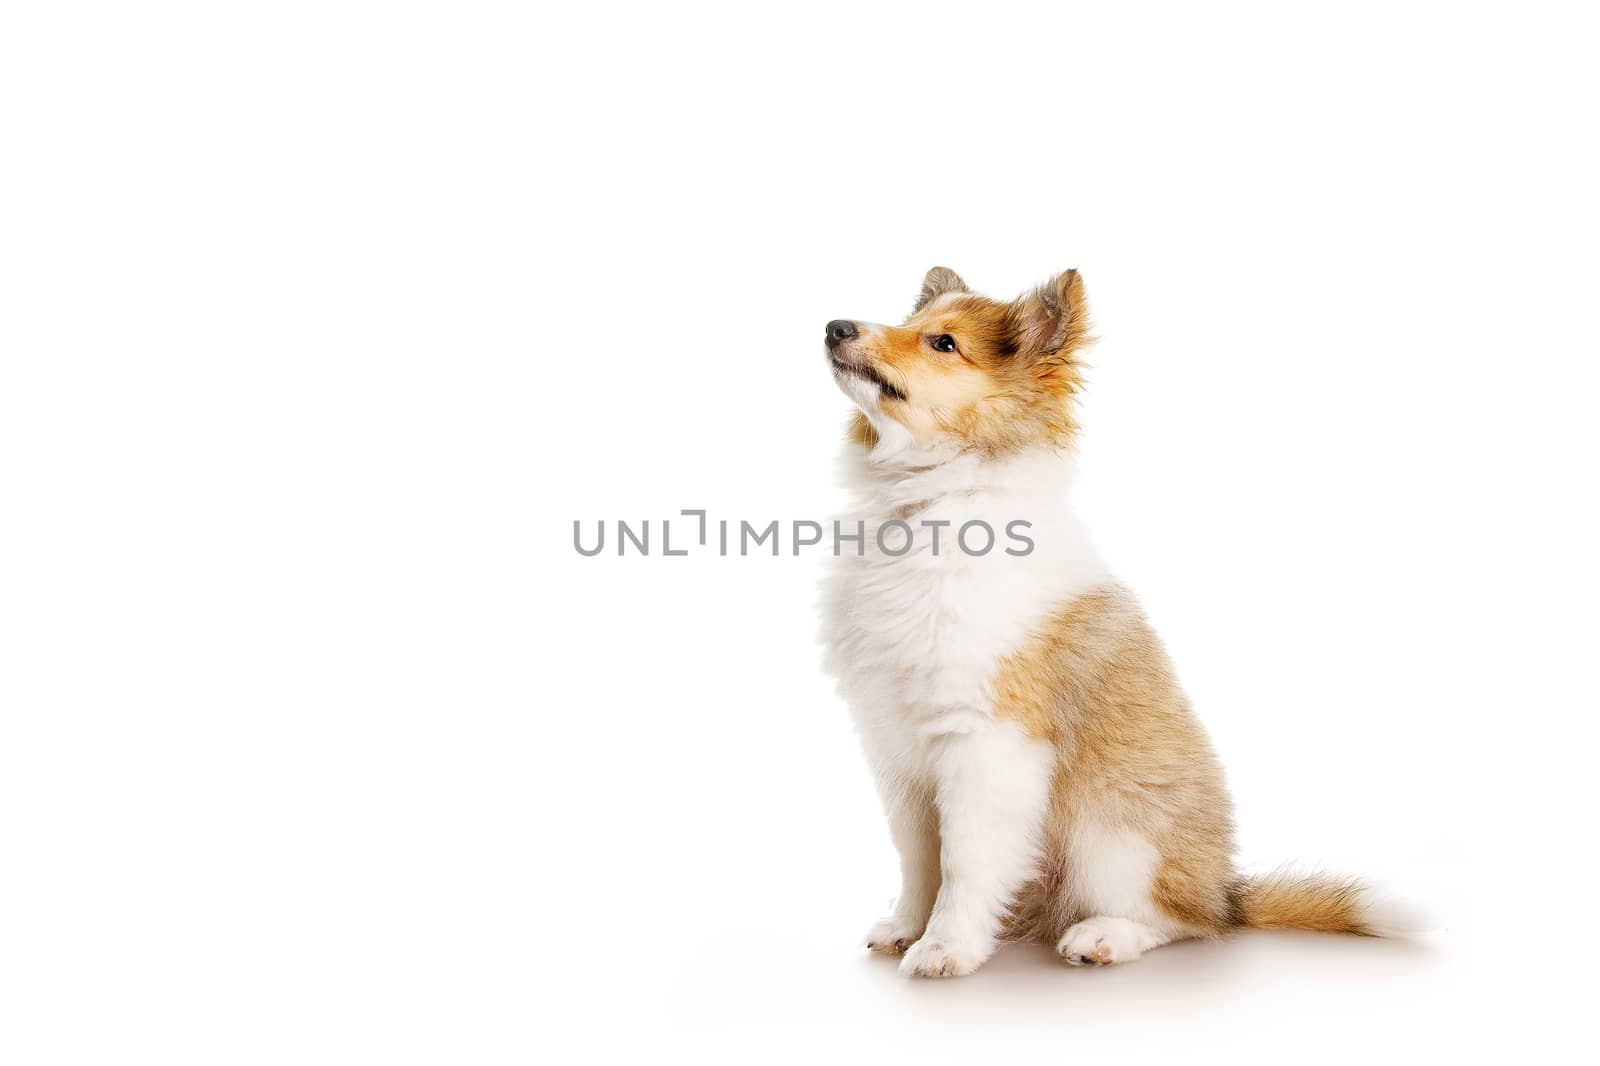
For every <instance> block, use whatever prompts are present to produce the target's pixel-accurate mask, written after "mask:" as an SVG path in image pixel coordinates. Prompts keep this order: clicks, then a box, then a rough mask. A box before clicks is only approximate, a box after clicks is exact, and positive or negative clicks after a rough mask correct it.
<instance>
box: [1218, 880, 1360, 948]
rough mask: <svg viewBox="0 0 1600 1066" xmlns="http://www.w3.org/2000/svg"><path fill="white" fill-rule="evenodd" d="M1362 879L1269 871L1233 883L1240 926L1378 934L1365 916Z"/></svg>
mask: <svg viewBox="0 0 1600 1066" xmlns="http://www.w3.org/2000/svg"><path fill="white" fill-rule="evenodd" d="M1365 895H1366V893H1365V891H1364V889H1363V888H1362V885H1361V882H1359V881H1355V880H1352V879H1350V878H1343V877H1297V876H1295V875H1293V874H1283V873H1277V874H1269V875H1267V876H1266V877H1258V878H1253V879H1247V880H1241V881H1240V882H1239V883H1238V884H1237V885H1235V886H1234V906H1235V908H1236V909H1237V911H1238V921H1239V924H1240V925H1248V926H1251V927H1252V928H1255V929H1310V930H1313V931H1315V932H1319V933H1355V934H1357V935H1358V936H1376V935H1377V933H1376V931H1375V930H1373V929H1371V928H1369V927H1368V925H1367V923H1366V921H1365V919H1364V918H1363V910H1364V907H1363V900H1364V897H1365Z"/></svg>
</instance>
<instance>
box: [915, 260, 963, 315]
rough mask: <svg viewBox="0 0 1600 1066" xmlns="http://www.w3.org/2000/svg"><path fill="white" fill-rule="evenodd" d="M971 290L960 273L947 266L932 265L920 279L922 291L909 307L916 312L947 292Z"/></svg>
mask: <svg viewBox="0 0 1600 1066" xmlns="http://www.w3.org/2000/svg"><path fill="white" fill-rule="evenodd" d="M971 291H972V290H971V289H969V288H967V283H966V282H964V281H962V280H961V275H960V274H957V273H956V272H955V271H954V270H951V269H950V268H949V267H934V268H933V269H932V270H930V271H928V273H927V275H926V276H925V277H924V278H923V279H922V293H921V295H919V296H918V297H917V305H916V306H915V307H913V308H912V309H911V313H912V314H916V313H917V312H918V311H920V310H922V309H923V308H924V307H927V306H928V305H929V304H931V303H933V301H935V300H937V299H938V298H939V297H941V296H943V295H944V294H945V293H947V292H971Z"/></svg>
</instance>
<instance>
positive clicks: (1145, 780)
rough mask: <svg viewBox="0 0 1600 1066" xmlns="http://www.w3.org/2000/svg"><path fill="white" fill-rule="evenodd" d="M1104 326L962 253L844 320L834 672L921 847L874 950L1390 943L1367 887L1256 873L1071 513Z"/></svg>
mask: <svg viewBox="0 0 1600 1066" xmlns="http://www.w3.org/2000/svg"><path fill="white" fill-rule="evenodd" d="M1089 330H1090V323H1089V315H1088V310H1087V308H1086V305H1085V303H1084V292H1083V281H1082V279H1081V278H1080V277H1079V276H1078V272H1077V271H1075V270H1069V271H1067V272H1066V273H1064V274H1061V275H1059V276H1058V277H1055V278H1053V279H1052V280H1050V281H1049V282H1047V283H1046V284H1044V285H1042V286H1040V287H1039V288H1037V289H1035V290H1033V291H1032V292H1029V293H1026V294H1024V295H1023V296H1021V297H1019V298H1018V299H1016V300H1013V301H1011V302H1009V303H1003V302H1000V301H997V300H992V299H989V298H987V297H984V296H980V295H977V294H976V293H973V292H971V291H969V290H968V288H967V286H966V284H965V283H964V282H963V281H962V280H961V278H960V277H959V276H957V275H956V274H955V273H954V272H953V271H950V270H947V269H945V268H943V267H935V268H934V269H932V270H930V271H929V272H928V274H927V277H926V279H925V280H924V281H923V285H922V292H921V295H920V296H919V297H918V298H917V301H916V305H915V307H914V308H913V310H912V313H911V316H910V317H909V318H907V319H906V320H905V322H904V323H902V324H901V325H899V326H884V325H877V324H874V323H870V322H857V321H850V320H844V319H840V320H835V321H833V322H829V323H828V325H827V333H826V356H827V360H828V365H829V368H830V369H831V371H832V373H833V376H834V379H835V380H836V381H837V383H838V385H839V387H840V388H841V389H842V390H843V391H844V393H845V394H846V395H847V396H849V397H850V399H851V400H853V401H854V402H855V404H856V406H857V407H858V408H859V411H858V412H857V413H856V414H855V415H854V416H853V417H852V420H851V424H850V429H849V433H848V435H847V441H846V448H845V456H844V462H845V468H846V471H847V478H848V481H849V483H850V486H851V488H852V489H853V490H854V491H855V494H856V497H857V501H856V505H855V509H854V510H853V511H852V512H851V513H849V514H848V515H845V516H843V517H842V519H841V524H840V528H848V529H849V530H851V531H857V530H858V525H859V527H860V528H861V529H864V531H865V535H864V536H862V537H861V539H860V540H859V541H855V542H854V543H852V544H849V545H848V546H847V547H846V548H845V549H844V550H842V551H840V552H839V558H838V559H837V561H836V562H835V563H834V564H833V570H832V572H831V573H830V575H829V577H828V579H827V584H826V588H825V595H824V637H825V643H826V645H827V649H828V667H829V670H830V671H831V672H832V673H833V674H834V675H835V676H836V677H837V678H838V681H839V689H840V692H841V694H842V695H843V696H844V697H845V699H846V701H847V702H848V703H849V706H850V709H851V712H852V714H853V715H854V718H855V723H856V727H857V729H858V731H859V733H860V736H861V742H862V745H863V747H864V748H865V750H866V755H867V759H868V761H869V762H870V763H871V765H872V769H873V771H874V774H875V776H876V779H877V783H878V786H879V790H880V792H881V795H882V799H883V804H884V806H885V808H886V811H887V814H888V820H889V830H890V835H891V837H892V839H893V840H894V844H895V847H896V848H897V849H898V850H899V853H900V869H901V888H900V895H899V898H898V900H897V901H896V903H895V907H894V912H893V913H892V914H891V915H890V916H889V917H887V918H884V919H882V920H881V921H879V922H878V923H877V924H876V925H874V926H873V927H872V929H871V931H870V932H868V934H867V938H866V940H867V947H868V948H870V949H872V950H873V951H876V952H882V953H886V954H900V953H904V956H905V957H904V959H903V960H902V961H901V963H900V970H901V972H902V973H904V974H907V975H911V976H917V977H956V976H961V975H964V974H969V973H971V972H973V971H974V970H976V969H977V968H978V967H979V966H981V965H982V964H983V962H984V961H985V960H986V959H988V958H989V956H990V955H991V954H993V953H994V951H995V948H996V947H997V945H998V944H999V943H1001V942H1002V941H1004V940H1041V941H1044V942H1046V943H1049V944H1052V945H1054V946H1055V949H1056V951H1057V952H1058V953H1059V954H1060V955H1061V957H1062V958H1064V959H1065V960H1066V961H1067V962H1069V963H1072V964H1074V965H1079V966H1084V965H1097V966H1103V965H1107V964H1109V963H1115V962H1128V961H1131V960H1133V959H1137V958H1138V957H1139V956H1140V955H1141V954H1142V953H1143V952H1146V951H1149V950H1150V949H1151V948H1154V947H1158V946H1160V945H1162V944H1165V943H1168V942H1169V941H1172V940H1177V939H1180V938H1184V937H1197V936H1208V937H1209V936H1218V935H1220V934H1222V933H1225V932H1226V931H1227V930H1230V929H1234V928H1237V927H1241V926H1249V927H1255V928H1287V929H1315V930H1323V931H1327V932H1338V933H1356V934H1361V935H1379V934H1381V932H1382V931H1383V927H1382V924H1381V922H1380V920H1379V919H1378V918H1377V917H1376V916H1375V915H1374V913H1373V909H1372V907H1371V905H1370V900H1369V895H1368V891H1367V890H1366V889H1365V888H1364V887H1363V886H1362V885H1361V884H1360V883H1358V882H1355V881H1349V880H1340V879H1333V878H1324V877H1293V876H1288V875H1274V876H1269V877H1266V878H1254V879H1252V878H1247V877H1242V876H1240V874H1239V873H1238V872H1237V871H1236V870H1235V868H1234V864H1233V851H1234V840H1233V833H1234V830H1233V814H1232V804H1231V801H1230V800H1229V797H1228V791H1227V787H1226V784H1225V782H1224V780H1223V773H1222V768H1221V766H1220V765H1219V764H1218V762H1217V758H1216V756H1215V754H1214V753H1213V752H1212V748H1211V744H1210V742H1209V740H1208V739H1207V736H1206V733H1205V730H1204V729H1203V728H1202V727H1201V725H1200V722H1199V721H1198V720H1197V719H1196V717H1195V715H1194V713H1193V711H1192V710H1191V708H1190V705H1189V701H1188V699H1187V698H1186V697H1185V696H1184V694H1183V690H1182V689H1181V688H1179V685H1178V681H1177V678H1176V677H1175V676H1174V673H1173V667H1172V663H1171V661H1170V660H1169V659H1168V657H1167V654H1166V652H1165V650H1164V649H1163V647H1162V645H1161V642H1160V640H1159V639H1158V638H1157V636H1156V634H1155V633H1154V632H1153V631H1152V630H1151V628H1150V625H1149V624H1148V623H1147V622H1146V620H1145V618H1144V615H1143V614H1142V613H1141V612H1140V608H1139V605H1138V603H1137V601H1136V600H1135V599H1134V597H1133V594H1132V593H1131V592H1129V591H1128V590H1127V589H1126V588H1124V587H1123V586H1122V585H1120V584H1118V583H1117V582H1116V581H1115V580H1114V579H1113V578H1112V577H1111V576H1110V575H1109V574H1108V573H1107V572H1106V569H1105V567H1104V566H1103V565H1102V563H1101V560H1100V558H1099V556H1098V555H1097V554H1096V552H1095V549H1094V546H1093V545H1092V543H1091V542H1090V539H1089V537H1088V535H1087V533H1086V531H1085V530H1084V528H1083V526H1082V525H1081V524H1080V523H1079V520H1078V519H1077V517H1076V516H1075V515H1074V514H1073V512H1072V509H1071V507H1070V506H1069V503H1068V497H1069V495H1070V492H1071V489H1072V485H1073V479H1074V478H1073V444H1074V437H1075V436H1076V433H1077V427H1076V424H1075V422H1074V419H1073V406H1074V402H1075V399H1076V397H1077V395H1078V392H1079V390H1080V389H1081V387H1082V384H1083V378H1082V364H1081V362H1080V356H1081V354H1082V352H1083V350H1084V348H1085V346H1086V345H1087V344H1088V343H1089V341H1090V336H1089ZM1018 523H1021V524H1020V525H1019V524H1018ZM885 527H890V528H889V532H887V533H878V531H881V530H883V529H884V528H885ZM985 527H986V528H987V529H988V530H989V531H990V532H991V533H998V532H999V531H1002V530H1008V529H1009V530H1013V531H1025V535H1023V536H1021V537H1013V538H1011V539H1009V540H1006V541H1005V543H1006V545H1007V546H1006V547H1005V548H1001V547H998V546H996V545H997V544H998V543H999V541H995V540H994V539H993V538H992V537H991V536H990V534H986V533H985V532H984V529H985ZM875 534H876V535H875ZM963 534H964V535H963ZM836 536H837V534H836ZM837 543H838V541H837V539H836V544H837ZM1024 543H1026V545H1027V547H1026V548H1024V547H1023V546H1022V545H1023V544H1024ZM986 545H987V546H988V549H989V550H983V549H984V548H985V546H986ZM902 547H904V550H897V549H901V548H902Z"/></svg>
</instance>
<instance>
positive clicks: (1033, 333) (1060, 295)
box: [1008, 270, 1090, 362]
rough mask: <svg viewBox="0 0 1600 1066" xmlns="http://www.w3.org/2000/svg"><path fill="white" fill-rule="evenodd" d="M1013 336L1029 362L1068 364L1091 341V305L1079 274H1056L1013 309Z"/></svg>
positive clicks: (1023, 297)
mask: <svg viewBox="0 0 1600 1066" xmlns="http://www.w3.org/2000/svg"><path fill="white" fill-rule="evenodd" d="M1008 317H1009V318H1010V326H1011V333H1012V336H1014V337H1015V338H1016V340H1017V349H1018V351H1019V352H1021V353H1022V354H1023V355H1025V356H1026V357H1027V358H1030V359H1037V360H1040V361H1044V362H1067V361H1070V360H1071V359H1072V353H1073V352H1075V351H1077V350H1078V349H1079V348H1081V347H1083V346H1084V344H1086V343H1087V342H1088V340H1089V329H1090V323H1089V305H1088V304H1087V303H1086V302H1085V301H1084V298H1083V278H1082V277H1081V276H1079V274H1078V272H1077V271H1076V270H1068V271H1066V272H1065V273H1062V274H1057V275H1056V276H1055V277H1053V278H1051V279H1050V280H1049V281H1047V282H1045V283H1044V284H1043V285H1040V286H1039V287H1038V288H1037V289H1034V290H1033V291H1032V292H1029V293H1026V294H1024V295H1022V296H1019V297H1018V298H1017V300H1016V302H1014V303H1013V304H1012V305H1011V311H1010V314H1009V316H1008Z"/></svg>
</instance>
